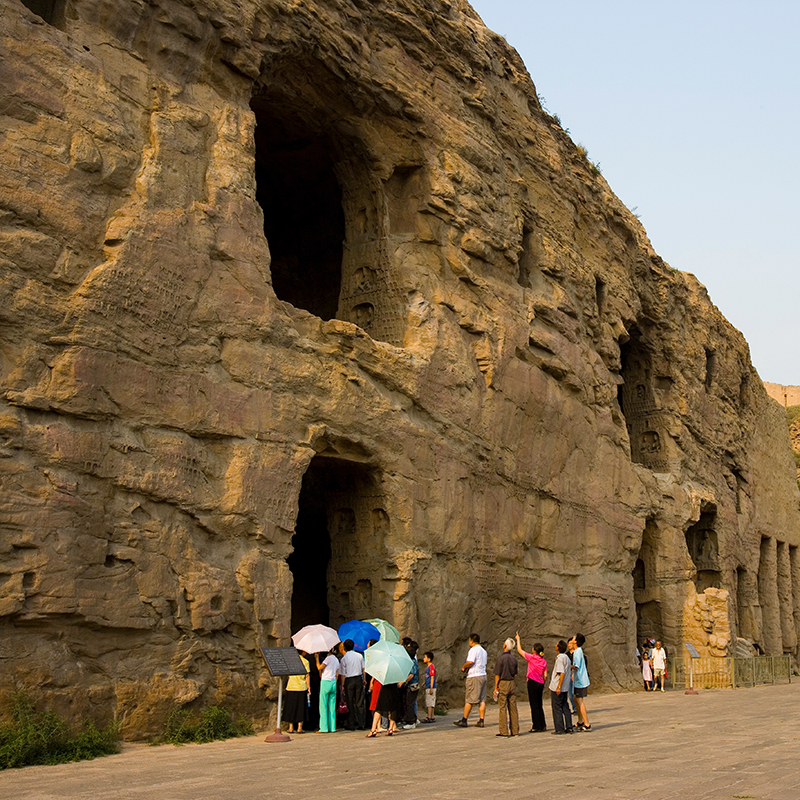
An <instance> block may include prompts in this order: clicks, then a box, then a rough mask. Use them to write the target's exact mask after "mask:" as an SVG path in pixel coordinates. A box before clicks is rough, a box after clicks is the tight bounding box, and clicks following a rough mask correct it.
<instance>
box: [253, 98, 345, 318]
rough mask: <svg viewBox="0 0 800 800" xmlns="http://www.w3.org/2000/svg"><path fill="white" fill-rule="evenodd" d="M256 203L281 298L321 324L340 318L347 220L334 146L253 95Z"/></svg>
mask: <svg viewBox="0 0 800 800" xmlns="http://www.w3.org/2000/svg"><path fill="white" fill-rule="evenodd" d="M251 106H252V108H253V111H254V113H255V117H256V130H255V151H256V159H255V178H256V200H257V201H258V203H259V205H260V206H261V209H262V211H263V212H264V234H265V236H266V238H267V242H268V244H269V249H270V254H271V257H272V263H271V273H272V287H273V289H274V290H275V294H276V295H277V296H278V298H279V299H280V300H285V301H286V302H288V303H291V304H292V305H293V306H295V307H296V308H303V309H305V310H306V311H310V312H311V313H312V314H314V315H316V316H318V317H320V318H321V319H324V320H329V319H332V318H333V317H336V316H337V312H338V308H339V296H340V293H341V286H342V254H343V242H344V239H345V216H344V210H343V207H342V189H341V186H340V184H339V179H338V178H337V175H336V168H335V157H334V148H333V146H332V143H331V141H330V139H329V138H328V136H327V135H326V134H325V132H324V130H319V129H315V128H313V127H312V126H310V125H309V124H308V123H306V122H305V121H304V120H303V119H301V117H300V116H298V115H296V114H294V113H292V111H291V109H287V108H286V107H285V106H283V105H281V104H280V103H276V102H275V101H274V100H271V101H269V102H268V101H267V100H266V99H265V98H263V97H259V96H256V97H254V98H253V101H252V103H251Z"/></svg>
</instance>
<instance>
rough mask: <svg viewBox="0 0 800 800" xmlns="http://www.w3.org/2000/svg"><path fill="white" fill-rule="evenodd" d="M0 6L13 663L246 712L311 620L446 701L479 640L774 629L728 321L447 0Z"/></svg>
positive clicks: (752, 446)
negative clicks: (411, 641) (420, 661)
mask: <svg viewBox="0 0 800 800" xmlns="http://www.w3.org/2000/svg"><path fill="white" fill-rule="evenodd" d="M0 15H1V16H2V18H3V20H4V26H3V30H2V31H1V32H0V36H2V44H1V45H0V47H2V51H1V54H2V59H0V85H2V86H3V87H4V88H3V90H2V91H3V104H2V108H0V111H1V112H2V117H0V136H2V141H3V145H2V148H1V149H0V259H2V273H0V275H1V278H0V324H1V325H2V349H1V350H0V383H1V384H2V403H1V404H0V434H1V441H2V448H3V449H2V455H3V456H4V457H3V458H2V460H0V473H2V478H1V480H2V496H0V525H2V540H0V547H2V581H3V582H2V584H1V585H0V615H2V616H1V617H0V619H2V632H3V636H2V639H1V640H0V641H2V644H0V648H1V649H0V658H2V661H3V670H2V683H3V686H4V687H5V688H6V689H11V688H13V687H15V686H17V687H18V686H28V687H36V688H37V690H40V691H44V692H46V693H47V694H48V695H49V697H50V698H51V700H53V701H54V702H57V703H58V702H60V703H61V704H62V706H64V707H67V708H69V709H70V710H71V711H72V712H74V713H76V714H77V713H89V712H91V713H92V714H93V715H95V716H98V717H100V718H102V717H103V716H106V717H109V716H112V715H113V716H116V717H117V718H118V719H120V720H121V721H122V723H123V726H124V731H125V733H126V735H128V736H143V735H148V734H150V733H152V732H154V731H156V730H157V729H158V728H159V726H160V725H161V724H162V722H163V719H164V717H165V715H166V714H167V713H168V711H169V709H170V708H171V707H172V705H173V704H174V703H176V702H178V703H182V704H187V703H203V702H212V701H213V702H219V703H225V704H227V705H229V706H232V707H234V708H236V709H237V710H239V711H242V712H244V713H247V714H249V715H251V716H254V717H256V718H257V719H260V720H265V719H266V715H267V713H268V711H269V708H270V703H269V702H268V700H267V699H265V697H271V696H274V692H275V686H274V683H273V682H272V681H270V680H269V678H268V676H267V674H266V672H265V670H264V669H263V667H262V664H261V661H260V656H259V653H258V647H260V646H269V645H275V644H288V642H289V635H290V633H291V629H292V627H293V617H294V622H295V623H297V622H298V621H299V620H300V619H301V618H302V617H303V615H304V614H305V615H311V614H313V613H318V614H325V615H328V616H329V619H330V622H331V623H332V624H337V623H339V622H341V621H344V620H345V619H348V618H351V617H353V616H359V617H364V616H380V617H385V618H388V619H390V620H392V621H393V622H394V623H395V624H396V625H397V626H398V627H399V628H400V629H402V630H403V632H407V633H409V634H411V635H413V636H414V638H416V639H417V640H418V641H419V642H420V644H421V645H422V646H423V649H432V650H434V651H436V653H437V661H436V663H437V665H438V666H439V670H440V674H441V675H442V677H443V681H444V682H443V690H445V692H446V690H447V688H448V685H449V686H450V687H454V691H455V692H456V693H457V692H458V691H460V688H459V687H458V686H457V685H456V684H457V682H456V681H454V680H453V676H454V675H455V672H456V670H455V669H453V668H452V667H453V666H454V665H457V664H460V660H461V659H462V658H463V654H464V652H463V651H464V647H465V639H466V636H467V634H468V633H469V632H470V631H472V630H477V631H479V632H481V634H482V636H483V638H484V640H486V641H488V643H489V648H490V651H491V653H492V655H494V652H495V651H497V650H498V645H499V642H501V641H502V640H503V639H504V638H505V637H506V636H508V635H510V634H513V632H514V631H515V630H520V632H521V634H522V636H523V640H524V642H525V643H526V644H531V643H532V642H533V641H534V640H545V641H548V640H550V639H553V638H561V637H563V636H566V635H567V634H571V633H574V632H575V631H576V630H578V629H581V630H582V631H583V632H584V634H585V635H586V636H587V639H588V644H587V651H588V653H589V657H590V659H591V667H592V680H593V682H594V683H595V685H603V684H605V685H607V686H612V687H622V686H626V685H629V684H631V683H632V682H634V681H636V680H637V678H636V666H635V659H634V652H635V642H636V640H637V637H641V636H643V635H658V636H660V638H662V639H663V640H664V641H665V642H666V644H667V647H668V648H669V649H672V650H676V649H678V648H680V646H681V642H682V641H684V639H686V638H687V637H689V638H690V639H691V640H693V641H694V642H695V643H696V644H697V646H698V648H700V649H701V651H704V652H711V653H722V652H725V651H726V649H727V647H728V646H729V643H730V640H731V637H732V636H735V635H741V636H745V637H748V638H750V639H753V640H755V641H757V642H759V644H760V646H762V647H763V648H764V649H765V650H767V651H769V652H783V651H788V652H795V649H796V646H797V642H796V631H797V624H798V620H799V617H798V611H797V610H798V597H800V593H799V592H798V577H800V564H798V562H797V558H796V554H797V549H796V548H797V545H798V543H800V525H799V523H798V492H797V487H796V485H795V483H794V481H793V480H792V479H791V469H790V465H791V451H790V449H789V443H788V439H787V437H786V429H785V423H784V421H783V420H782V419H781V418H780V417H779V414H778V412H777V410H776V408H775V407H774V404H773V403H772V402H771V401H769V399H768V398H767V395H766V393H765V391H764V389H763V386H762V385H761V382H760V380H759V379H758V376H757V374H756V373H755V371H754V370H753V368H752V366H751V364H750V361H749V356H748V350H747V345H746V343H745V342H744V341H743V339H742V337H741V335H740V334H739V333H738V332H737V331H736V330H735V329H733V328H732V327H731V326H730V325H729V324H728V323H727V322H726V321H725V320H724V319H723V318H722V316H721V315H720V314H719V312H718V311H717V309H716V308H715V307H714V306H713V305H712V304H711V302H710V301H709V299H708V296H707V294H706V292H705V290H704V289H703V287H702V286H700V285H699V284H698V282H697V281H696V280H695V279H694V277H693V276H691V275H687V274H683V273H680V272H678V271H676V270H673V269H671V268H670V267H669V266H668V265H666V264H665V263H664V262H663V261H662V260H661V259H659V258H658V256H657V255H656V254H655V253H654V252H653V250H652V248H651V246H650V244H649V242H648V240H647V238H646V235H645V232H644V230H643V229H642V227H641V225H640V224H639V222H638V220H636V218H635V217H633V216H632V215H631V214H630V213H629V211H628V210H627V209H626V208H625V207H624V205H623V204H622V203H621V202H620V201H619V200H618V199H617V198H616V197H615V196H614V195H613V194H612V192H611V191H610V189H609V187H608V186H607V184H606V183H605V181H604V180H603V178H602V176H600V175H599V174H597V171H596V170H595V169H593V167H592V165H591V164H590V163H589V162H588V161H587V160H586V158H585V156H584V155H583V154H582V152H581V151H579V150H578V149H577V148H576V147H575V145H574V144H573V143H572V141H571V140H570V139H569V137H568V135H567V134H566V133H565V132H564V131H563V130H562V129H561V128H560V126H559V125H558V124H557V122H556V120H554V119H553V118H551V117H549V116H548V115H547V114H546V113H544V112H543V111H542V109H541V107H540V106H539V103H538V100H537V95H536V91H535V88H534V86H533V84H532V83H531V80H530V78H529V76H528V75H527V73H526V72H525V69H524V67H523V65H522V63H521V62H520V60H519V58H518V56H517V55H516V53H515V52H514V51H513V50H511V49H510V48H509V47H508V46H507V44H506V43H505V41H504V40H503V39H502V38H501V37H499V36H497V35H496V34H494V33H491V32H490V31H488V30H487V29H486V28H485V27H484V26H483V25H482V23H481V22H480V20H479V19H478V18H477V17H476V15H475V14H474V12H473V11H472V10H471V9H470V8H469V6H468V5H466V3H462V2H460V1H459V0H452V2H451V1H450V0H419V2H402V1H397V0H396V1H395V2H392V3H367V2H361V0H352V1H350V2H348V0H330V2H308V3H296V2H288V1H287V0H281V1H278V0H260V2H254V1H253V2H250V1H249V0H244V2H237V3H233V2H227V0H218V1H217V2H190V0H185V2H180V1H179V0H159V2H154V3H152V4H138V5H132V6H130V7H128V8H126V10H125V12H124V13H121V12H120V10H119V6H118V4H114V3H108V2H104V1H103V0H81V1H80V2H77V0H75V1H74V2H73V1H72V0H67V1H66V2H56V3H55V4H54V6H53V11H52V13H51V14H50V15H49V19H48V20H43V19H42V18H41V17H39V16H37V15H35V14H33V13H31V12H30V11H29V10H27V9H26V8H25V7H24V6H23V5H22V4H21V3H20V2H18V0H0ZM295 531H296V532H297V533H296V536H295V538H294V539H293V534H295ZM320 585H321V586H322V589H321V591H320ZM705 589H709V590H710V591H709V592H708V593H705V596H704V597H700V598H699V599H698V598H697V597H696V595H698V593H700V594H703V592H704V591H705ZM293 592H294V594H293ZM726 604H727V606H728V608H729V613H728V615H727V617H726V616H725V615H724V614H722V615H721V614H720V612H719V609H720V608H722V607H725V605H726ZM784 606H785V608H788V609H789V611H790V613H789V614H788V615H787V613H786V611H785V610H784V611H783V612H781V609H782V608H784ZM715 619H718V620H720V621H719V622H718V623H715V622H714V620H715ZM709 620H710V622H709Z"/></svg>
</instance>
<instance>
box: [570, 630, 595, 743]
mask: <svg viewBox="0 0 800 800" xmlns="http://www.w3.org/2000/svg"><path fill="white" fill-rule="evenodd" d="M585 641H586V637H585V636H584V635H583V634H582V633H576V634H575V644H576V645H577V646H576V648H575V650H574V652H573V653H572V685H573V695H574V696H575V705H576V706H577V707H578V716H579V720H578V730H579V731H590V730H591V729H592V726H591V725H590V724H589V717H588V716H587V714H586V696H587V695H588V694H589V671H588V670H587V669H586V656H584V654H583V644H584V642H585Z"/></svg>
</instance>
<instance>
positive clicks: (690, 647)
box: [683, 642, 700, 658]
mask: <svg viewBox="0 0 800 800" xmlns="http://www.w3.org/2000/svg"><path fill="white" fill-rule="evenodd" d="M683 646H684V647H685V648H686V649H687V650H688V651H689V655H690V656H691V657H692V658H700V653H698V652H697V648H696V647H695V646H694V645H693V644H692V643H691V642H684V643H683Z"/></svg>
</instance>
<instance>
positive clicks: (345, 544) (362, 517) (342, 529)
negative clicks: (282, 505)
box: [287, 455, 388, 633]
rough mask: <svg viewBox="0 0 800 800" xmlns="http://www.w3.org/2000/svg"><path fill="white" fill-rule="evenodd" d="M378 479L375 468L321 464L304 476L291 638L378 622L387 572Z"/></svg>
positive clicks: (293, 558) (293, 564)
mask: <svg viewBox="0 0 800 800" xmlns="http://www.w3.org/2000/svg"><path fill="white" fill-rule="evenodd" d="M383 505H384V504H383V500H382V495H381V491H380V477H379V473H378V471H377V470H376V469H375V468H374V466H372V465H370V464H369V463H364V462H361V461H349V460H347V459H345V458H339V457H329V456H323V455H318V456H315V457H314V458H313V459H312V460H311V463H310V464H309V467H308V469H307V470H306V473H305V475H304V476H303V481H302V486H301V489H300V497H299V501H298V515H297V523H296V525H295V533H294V536H293V537H292V546H293V552H292V553H291V555H290V556H289V558H288V560H287V563H288V564H289V568H290V569H291V571H292V577H293V591H292V620H291V625H292V632H293V633H294V632H296V631H297V630H299V629H300V628H302V627H303V626H304V625H314V624H323V625H330V626H331V627H334V628H336V627H338V626H339V625H340V624H341V623H342V622H346V621H347V620H350V619H366V618H370V617H374V616H379V614H378V609H377V608H376V607H375V602H376V600H377V596H376V592H377V587H379V586H380V582H381V578H382V576H383V575H384V573H385V572H386V559H385V555H384V548H383V539H384V535H385V533H386V532H387V530H388V515H387V514H386V512H385V511H384V509H383Z"/></svg>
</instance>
